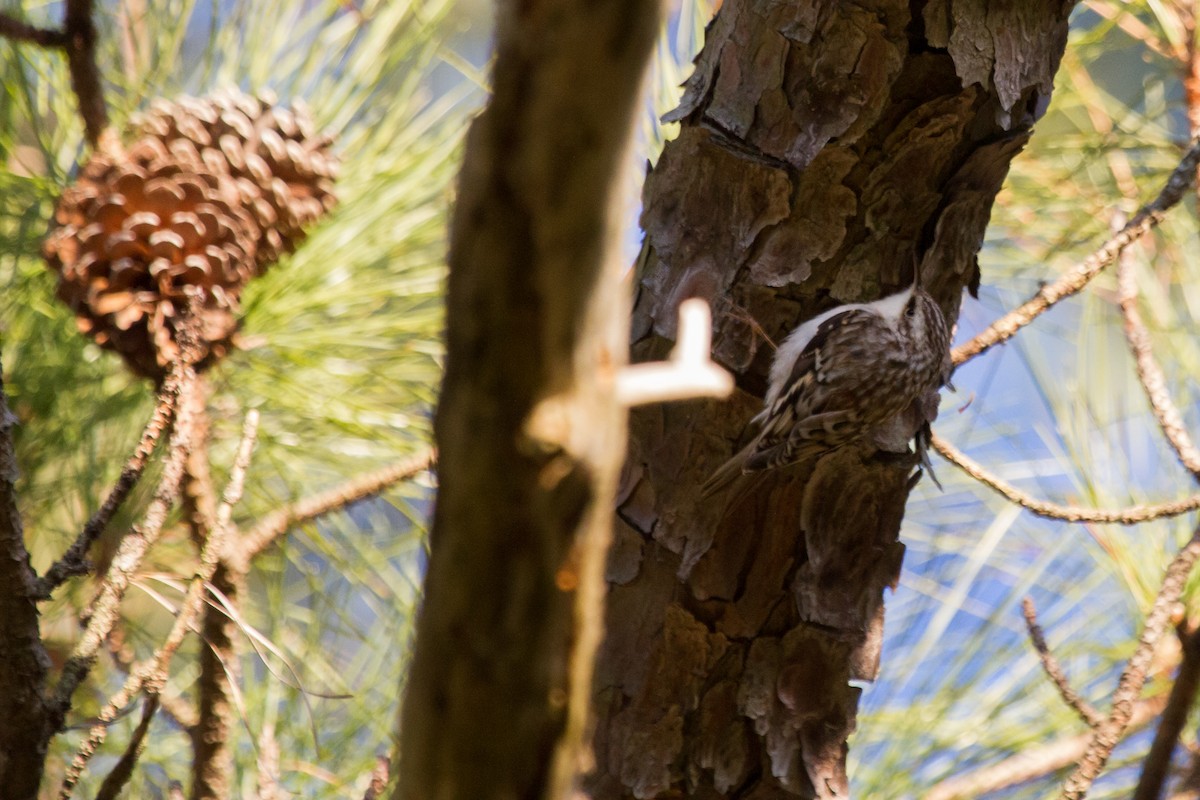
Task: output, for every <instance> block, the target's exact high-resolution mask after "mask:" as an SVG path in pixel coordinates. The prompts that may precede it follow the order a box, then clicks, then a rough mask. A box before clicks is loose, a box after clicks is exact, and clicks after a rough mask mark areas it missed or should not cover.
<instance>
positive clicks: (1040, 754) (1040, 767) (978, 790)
mask: <svg viewBox="0 0 1200 800" xmlns="http://www.w3.org/2000/svg"><path fill="white" fill-rule="evenodd" d="M1166 704H1167V698H1166V696H1165V695H1164V696H1161V697H1153V698H1149V699H1147V700H1140V701H1138V702H1137V703H1135V704H1134V708H1133V714H1132V716H1131V717H1130V720H1129V728H1128V729H1129V730H1131V731H1133V730H1138V729H1140V728H1144V727H1145V726H1146V725H1149V724H1150V723H1151V722H1152V721H1153V720H1154V719H1155V718H1156V717H1157V716H1158V715H1159V714H1160V713H1161V712H1162V710H1163V708H1164V707H1165V706H1166ZM1091 738H1092V735H1091V734H1090V733H1083V734H1079V735H1076V736H1068V737H1065V738H1063V739H1058V740H1056V741H1052V742H1048V743H1039V744H1037V745H1035V746H1031V747H1029V748H1028V749H1027V750H1023V751H1021V752H1019V753H1016V754H1015V755H1012V756H1009V757H1008V758H1006V759H1004V760H1002V761H999V762H997V763H995V764H990V765H988V766H986V767H982V768H981V769H978V770H975V771H974V772H967V773H965V774H962V775H955V776H954V777H952V778H948V779H947V780H944V781H942V782H941V783H939V784H937V785H935V786H934V787H933V788H932V789H930V790H929V792H928V793H927V794H926V795H925V796H924V800H972V798H976V797H982V796H983V795H986V794H988V793H990V792H997V791H1000V790H1001V789H1006V788H1008V787H1010V786H1017V785H1018V784H1022V783H1025V782H1026V781H1031V780H1034V779H1035V778H1041V777H1045V776H1046V775H1050V774H1051V773H1054V772H1057V771H1058V770H1060V769H1063V768H1065V767H1069V766H1070V765H1072V764H1074V763H1075V762H1076V761H1078V760H1079V759H1080V757H1081V756H1082V755H1083V753H1084V751H1085V750H1087V746H1088V743H1089V742H1090V741H1091Z"/></svg>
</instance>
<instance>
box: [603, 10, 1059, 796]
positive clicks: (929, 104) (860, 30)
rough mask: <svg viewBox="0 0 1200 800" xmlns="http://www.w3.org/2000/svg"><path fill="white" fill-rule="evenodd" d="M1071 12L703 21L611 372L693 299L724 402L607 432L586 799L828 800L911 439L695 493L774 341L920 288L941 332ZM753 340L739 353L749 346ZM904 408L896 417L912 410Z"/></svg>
mask: <svg viewBox="0 0 1200 800" xmlns="http://www.w3.org/2000/svg"><path fill="white" fill-rule="evenodd" d="M1070 8H1071V3H1069V2H1043V1H1042V0H1014V2H1010V3H988V2H985V0H928V2H921V1H920V0H914V2H903V1H901V0H863V1H862V2H854V3H845V2H834V1H833V0H826V1H824V2H818V1H816V0H807V1H806V2H758V1H757V0H727V1H726V2H725V3H724V6H723V8H722V9H721V11H720V12H719V13H718V15H717V17H716V19H715V20H714V22H713V23H712V24H711V25H710V27H709V31H708V37H707V38H708V40H707V42H706V44H705V47H704V50H703V51H702V53H701V54H700V56H699V58H698V60H697V69H696V73H695V74H694V76H693V77H692V78H691V80H690V81H689V82H688V85H687V90H686V94H685V98H684V100H683V103H682V106H681V107H680V108H679V109H678V110H677V111H675V112H674V113H673V115H672V116H673V118H675V119H678V120H680V121H681V123H682V129H681V131H680V134H679V137H678V138H677V139H676V140H675V141H674V142H672V143H670V144H669V145H668V146H667V148H666V150H665V151H664V153H663V155H662V157H661V159H660V161H659V162H658V164H657V165H656V167H655V169H654V171H653V173H652V174H651V175H650V177H649V179H648V181H647V184H646V188H645V194H644V201H645V212H644V215H643V227H644V229H645V231H646V235H647V239H648V246H649V247H650V248H651V252H650V258H649V259H648V262H647V263H648V267H647V269H646V271H645V274H644V275H642V276H640V285H639V287H638V290H639V294H638V298H637V301H636V306H635V310H634V315H633V348H632V352H633V360H635V361H642V360H648V359H652V358H658V357H661V355H662V354H663V353H664V352H666V351H667V350H668V349H669V348H670V346H671V340H672V338H673V337H674V319H675V308H676V306H677V305H678V303H679V302H680V301H681V300H682V299H683V298H686V297H689V296H701V297H705V298H708V299H710V300H711V301H712V303H713V305H714V311H715V316H716V328H717V336H716V344H715V356H716V357H717V359H718V360H720V361H723V362H724V363H725V364H726V365H728V366H729V367H730V368H732V369H733V370H734V371H735V372H736V373H737V374H738V376H739V386H740V388H741V389H742V390H743V391H742V393H740V395H739V396H738V397H736V398H735V400H734V401H733V402H730V403H725V404H721V403H706V404H703V405H701V404H694V405H692V406H691V407H672V406H666V407H653V408H649V409H646V410H642V411H638V412H635V413H634V415H633V417H632V418H631V421H630V428H631V431H630V433H631V445H630V455H629V459H628V462H627V465H626V470H625V474H624V476H623V481H622V488H621V492H620V495H619V501H620V507H619V509H618V515H619V518H620V521H619V523H618V525H617V532H616V541H615V543H614V547H613V550H612V553H611V557H610V561H609V572H608V578H609V581H610V584H611V586H610V594H609V601H608V610H607V617H606V621H607V639H606V641H605V644H604V645H603V646H602V648H601V652H600V656H599V662H598V666H597V676H596V695H597V706H598V714H599V720H598V729H597V733H596V751H597V752H596V758H597V762H598V764H597V771H596V774H595V775H594V776H593V779H592V786H591V788H592V791H593V796H594V797H595V798H596V800H607V799H608V798H618V797H637V798H649V797H679V796H687V797H696V798H717V797H727V798H734V797H736V798H756V799H757V798H768V797H795V796H800V797H819V798H828V797H846V796H847V795H848V793H849V788H848V780H847V777H846V753H847V746H846V739H847V737H848V735H849V734H850V733H851V732H852V731H853V730H854V727H855V715H856V709H857V704H858V698H859V693H860V689H858V688H856V687H854V686H851V685H850V682H851V681H870V680H873V679H874V678H875V677H876V675H877V673H878V670H879V662H880V647H881V641H882V634H883V618H884V603H883V593H884V589H885V588H887V587H891V586H894V585H895V583H896V580H897V578H898V576H899V571H900V565H901V561H902V559H903V555H904V546H903V544H902V543H901V542H900V541H899V539H898V532H899V526H900V521H901V518H902V516H903V514H904V505H905V501H906V499H907V496H908V493H909V490H910V488H911V486H912V480H911V476H912V475H913V471H914V466H915V465H916V458H915V457H914V456H913V455H911V454H910V453H909V452H908V449H907V447H906V444H905V439H906V437H910V436H911V435H912V434H913V433H914V432H915V431H916V430H917V428H918V426H919V425H920V424H921V423H922V422H923V421H924V420H926V419H927V418H928V417H929V415H930V414H929V409H930V404H929V403H928V402H927V403H923V404H916V405H914V408H913V409H911V413H909V414H907V415H904V419H901V420H897V421H896V423H895V424H893V425H892V426H889V428H888V430H886V431H881V432H879V435H878V436H876V437H874V439H873V440H872V442H870V443H864V444H863V445H861V446H857V447H852V448H844V449H843V450H841V451H838V452H836V453H834V454H831V455H829V456H826V457H825V458H823V459H822V460H820V461H819V462H818V463H817V464H816V465H815V466H811V465H810V466H809V467H807V468H804V469H793V470H790V471H783V472H780V473H778V474H775V475H772V476H769V477H768V478H766V479H764V480H762V481H761V482H760V483H759V484H758V485H757V486H756V487H755V488H754V489H753V490H752V491H750V492H749V493H748V494H747V496H746V497H745V499H744V500H742V501H740V502H738V503H737V504H736V505H734V506H732V507H729V508H726V507H724V506H723V504H722V502H721V501H720V500H719V499H715V500H714V501H701V500H700V498H699V492H698V487H699V486H700V484H701V483H702V482H703V480H704V479H705V478H706V477H707V476H708V475H709V474H710V473H711V471H712V470H713V469H714V468H715V467H716V466H717V465H719V464H720V463H721V462H722V461H723V460H724V459H726V458H728V457H729V455H730V454H731V453H732V452H733V451H734V449H735V447H736V441H735V440H736V439H737V437H738V435H739V432H740V431H741V429H742V426H743V425H744V423H745V422H746V420H747V419H748V418H749V417H750V416H751V415H752V414H753V413H754V411H756V410H757V407H758V405H759V403H760V402H761V401H760V398H761V396H762V393H763V389H764V382H765V373H766V370H767V367H768V364H769V361H770V357H771V353H772V349H771V347H770V346H769V345H768V344H767V343H766V341H765V339H764V337H763V336H762V335H761V334H762V333H763V332H765V334H766V335H767V336H769V337H770V338H771V339H772V340H774V341H779V340H780V338H781V337H783V336H784V335H786V333H787V332H788V331H789V330H790V329H791V328H793V327H794V326H795V325H796V324H797V323H798V322H800V321H801V320H803V319H806V318H808V317H811V316H813V315H815V314H816V313H818V312H820V311H822V310H825V309H827V308H830V307H832V306H834V305H836V304H838V303H845V302H852V301H864V300H871V299H874V298H876V297H879V296H881V295H883V294H885V293H888V292H891V291H894V290H896V289H898V288H901V287H902V286H904V285H907V283H908V282H909V281H910V280H911V279H912V275H913V268H914V264H915V263H918V262H919V263H920V265H921V277H922V282H923V284H924V285H925V286H926V287H927V288H928V289H929V290H930V292H931V293H932V294H933V295H934V296H935V297H936V298H937V299H938V300H939V302H940V303H941V305H942V307H943V309H944V310H945V311H946V313H947V314H948V315H949V317H950V318H951V319H953V318H955V317H956V316H957V311H958V305H959V299H960V297H961V292H962V290H963V288H970V289H972V290H973V289H974V288H975V287H977V286H978V283H979V268H978V265H977V262H976V252H977V251H978V249H979V246H980V243H981V241H982V238H983V232H984V227H985V225H986V223H987V220H988V216H989V213H990V209H991V206H992V202H993V200H994V197H995V195H996V193H997V191H998V190H999V188H1000V185H1001V182H1002V181H1003V179H1004V177H1005V175H1006V173H1007V171H1008V166H1009V163H1010V161H1011V160H1012V158H1013V157H1014V156H1015V155H1016V154H1017V153H1018V151H1019V150H1020V149H1021V147H1022V146H1023V144H1024V143H1025V141H1026V140H1027V139H1028V137H1029V133H1030V129H1031V126H1032V124H1033V122H1034V120H1035V119H1037V117H1039V116H1040V115H1041V113H1042V112H1043V111H1044V109H1045V107H1046V103H1047V101H1048V99H1049V95H1050V91H1051V86H1052V80H1053V77H1054V73H1055V71H1056V69H1057V67H1058V63H1059V59H1060V58H1061V55H1062V51H1063V47H1064V45H1065V41H1066V29H1067V23H1066V20H1067V16H1068V14H1069V13H1070ZM757 326H761V330H759V329H758V327H757ZM917 405H920V407H917Z"/></svg>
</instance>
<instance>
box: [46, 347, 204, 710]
mask: <svg viewBox="0 0 1200 800" xmlns="http://www.w3.org/2000/svg"><path fill="white" fill-rule="evenodd" d="M172 369H174V370H178V371H179V374H180V378H179V381H180V383H179V393H180V400H179V402H178V404H177V409H178V410H177V413H176V416H175V424H174V426H173V429H172V431H171V437H170V441H169V442H168V456H167V459H166V462H165V464H164V465H163V472H162V477H161V478H160V479H159V482H158V488H157V489H156V490H155V492H154V498H153V500H151V502H150V506H149V508H147V509H146V513H145V515H144V516H143V518H142V523H141V524H140V525H138V526H135V527H134V528H133V530H131V531H130V532H129V533H128V534H126V535H125V537H124V538H123V539H122V540H121V545H120V547H119V548H118V549H117V554H116V556H115V557H114V558H113V561H112V564H111V565H110V566H109V569H108V573H107V574H106V575H105V576H104V580H103V581H101V584H100V591H99V592H98V594H97V596H96V599H95V600H94V601H93V603H92V612H91V616H90V618H89V619H88V623H87V627H86V628H85V629H84V632H83V636H82V637H80V639H79V642H78V643H77V644H76V645H75V650H74V652H73V653H72V654H71V657H70V658H69V659H68V660H67V663H66V665H65V666H64V667H63V671H62V675H61V676H60V677H59V680H58V685H57V686H56V687H55V689H54V694H53V700H52V701H51V703H52V705H51V722H52V730H53V731H58V730H61V728H62V725H63V721H64V720H65V719H66V715H67V710H68V709H69V708H70V706H71V697H72V696H73V695H74V694H75V690H76V689H77V688H79V684H81V683H82V682H83V679H84V678H85V677H87V674H88V672H89V671H90V670H91V668H92V665H93V664H94V663H95V661H96V655H97V653H98V652H99V650H100V647H101V646H102V645H103V643H104V640H105V639H106V638H107V637H108V634H109V633H110V632H111V631H112V629H113V626H114V625H115V624H116V621H117V616H118V610H119V606H120V603H121V599H122V598H123V597H124V596H125V590H126V589H127V588H128V587H129V582H130V580H131V579H132V577H133V574H134V572H135V571H136V570H137V568H138V566H139V565H140V564H141V563H142V559H143V558H145V556H146V553H147V551H149V549H150V547H151V546H153V544H154V543H155V542H156V541H157V540H158V537H159V534H160V533H161V532H162V527H163V523H164V522H166V518H167V512H168V511H170V509H171V506H172V505H174V503H175V500H176V498H177V497H178V494H179V483H180V480H181V479H182V477H183V465H184V462H185V461H186V460H187V455H188V453H189V452H190V451H191V448H192V434H193V430H192V416H191V408H190V404H189V402H188V400H187V396H188V394H189V393H190V392H192V391H193V389H194V387H195V385H196V375H195V371H194V370H193V369H192V367H191V366H190V365H188V364H180V365H176V366H174V367H172Z"/></svg>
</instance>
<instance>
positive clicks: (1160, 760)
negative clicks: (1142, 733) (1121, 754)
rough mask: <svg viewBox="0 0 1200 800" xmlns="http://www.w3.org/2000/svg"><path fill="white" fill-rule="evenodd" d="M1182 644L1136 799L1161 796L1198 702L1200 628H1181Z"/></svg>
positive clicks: (1180, 642) (1153, 798)
mask: <svg viewBox="0 0 1200 800" xmlns="http://www.w3.org/2000/svg"><path fill="white" fill-rule="evenodd" d="M1178 634H1179V644H1180V650H1181V652H1182V659H1181V661H1180V663H1179V672H1178V673H1177V674H1176V675H1175V682H1174V683H1173V684H1171V693H1170V695H1168V697H1167V707H1166V709H1164V710H1163V714H1162V717H1161V718H1160V719H1159V721H1158V729H1157V730H1156V731H1155V732H1154V742H1153V743H1152V744H1151V745H1150V752H1148V753H1147V754H1146V758H1145V759H1144V760H1143V761H1142V774H1141V777H1139V778H1138V785H1137V790H1136V791H1134V793H1133V800H1158V798H1160V797H1162V790H1163V787H1165V786H1166V784H1167V776H1168V775H1169V774H1170V772H1171V756H1173V755H1174V754H1175V747H1176V745H1178V744H1179V735H1180V734H1181V733H1183V728H1184V726H1185V725H1186V724H1187V719H1188V715H1189V714H1190V713H1191V710H1192V706H1193V705H1195V703H1196V692H1197V689H1200V632H1198V631H1190V630H1186V629H1184V628H1183V627H1181V628H1179V630H1178Z"/></svg>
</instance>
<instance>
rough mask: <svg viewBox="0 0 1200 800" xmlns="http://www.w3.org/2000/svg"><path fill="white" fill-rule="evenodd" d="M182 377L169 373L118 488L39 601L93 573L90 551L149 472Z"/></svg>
mask: <svg viewBox="0 0 1200 800" xmlns="http://www.w3.org/2000/svg"><path fill="white" fill-rule="evenodd" d="M180 377H181V376H180V371H179V370H178V369H176V368H172V369H171V371H170V372H169V373H168V375H167V378H166V380H165V381H163V385H162V389H161V390H160V391H159V393H158V402H157V404H156V405H155V407H154V413H153V414H151V415H150V421H149V422H147V423H146V428H145V430H143V431H142V436H141V439H140V440H139V441H138V444H137V447H136V448H135V449H134V451H133V454H132V455H130V456H129V459H128V460H127V461H126V462H125V466H124V467H123V468H122V469H121V475H120V477H118V478H117V482H116V485H114V486H113V488H112V491H110V492H109V493H108V497H106V498H105V499H104V503H103V505H101V506H100V508H99V509H98V510H97V511H96V513H95V514H93V515H92V518H91V519H89V520H88V521H87V524H86V525H84V526H83V530H82V531H80V533H79V536H78V537H76V539H75V541H74V542H72V543H71V546H70V547H69V548H67V552H65V553H64V554H63V556H62V558H60V559H58V561H56V562H54V564H53V565H52V566H51V567H50V569H48V570H47V571H46V574H45V575H44V576H43V577H42V578H41V579H39V580H38V586H37V592H38V595H37V596H38V598H39V599H41V600H49V599H50V595H51V593H53V591H54V590H55V589H56V588H58V587H59V586H61V585H62V584H63V582H64V581H66V580H67V579H68V578H70V577H73V576H75V575H86V574H87V573H88V572H90V571H91V568H92V567H91V564H90V563H89V562H88V560H87V553H88V550H89V549H91V547H92V545H93V544H94V543H95V541H96V538H97V537H98V536H100V534H101V533H103V532H104V529H105V528H106V527H107V526H108V523H109V522H110V521H111V520H112V518H113V515H114V514H115V513H116V512H117V509H119V508H120V507H121V504H122V503H124V502H125V499H126V498H127V497H129V493H130V492H131V491H133V487H134V486H136V485H137V482H138V480H140V479H141V477H142V473H143V472H144V471H145V469H146V462H147V461H149V460H150V455H151V454H152V453H153V452H154V449H155V447H156V446H157V445H158V441H159V439H160V438H161V437H162V434H163V431H165V430H166V429H167V428H168V426H170V424H171V423H172V422H173V421H174V419H175V410H176V408H177V407H178V404H179V393H180V387H181V384H180Z"/></svg>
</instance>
